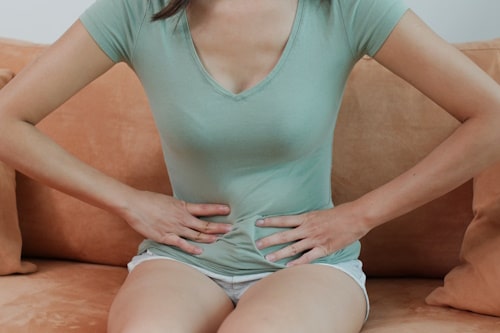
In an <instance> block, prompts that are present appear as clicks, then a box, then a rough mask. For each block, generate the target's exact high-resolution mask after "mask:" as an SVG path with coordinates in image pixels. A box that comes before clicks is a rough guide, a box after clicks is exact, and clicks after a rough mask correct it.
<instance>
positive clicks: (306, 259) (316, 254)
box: [286, 247, 327, 267]
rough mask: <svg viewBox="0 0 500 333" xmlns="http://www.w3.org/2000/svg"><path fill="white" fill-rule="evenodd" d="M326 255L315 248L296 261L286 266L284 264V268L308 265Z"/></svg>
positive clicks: (321, 250)
mask: <svg viewBox="0 0 500 333" xmlns="http://www.w3.org/2000/svg"><path fill="white" fill-rule="evenodd" d="M326 255H327V253H326V252H325V251H324V250H323V249H321V248H318V247H315V248H314V249H312V250H310V251H308V252H306V253H304V255H302V256H300V257H299V258H298V259H295V260H292V261H290V262H289V263H288V264H286V266H287V267H292V266H297V265H304V264H309V263H311V262H313V261H314V260H316V259H319V258H322V257H324V256H326Z"/></svg>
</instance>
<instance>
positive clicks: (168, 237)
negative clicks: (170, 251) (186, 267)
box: [159, 233, 203, 255]
mask: <svg viewBox="0 0 500 333" xmlns="http://www.w3.org/2000/svg"><path fill="white" fill-rule="evenodd" d="M159 242H160V243H163V244H166V245H171V246H175V247H178V248H179V249H181V250H182V251H184V252H186V253H190V254H195V255H196V254H201V253H202V252H203V250H202V249H201V248H200V247H198V246H195V245H193V244H191V243H189V242H188V241H186V240H185V239H183V238H181V237H179V236H177V235H176V234H172V233H169V234H165V235H163V237H161V239H160V241H159Z"/></svg>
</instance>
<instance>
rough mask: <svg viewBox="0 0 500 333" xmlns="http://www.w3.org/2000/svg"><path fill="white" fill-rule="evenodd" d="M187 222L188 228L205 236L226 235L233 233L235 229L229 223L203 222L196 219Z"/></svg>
mask: <svg viewBox="0 0 500 333" xmlns="http://www.w3.org/2000/svg"><path fill="white" fill-rule="evenodd" d="M186 222H187V224H186V226H187V227H189V228H191V229H193V230H197V231H200V232H202V233H204V234H225V233H227V232H229V231H231V229H232V227H233V226H232V224H229V223H219V222H209V221H203V220H200V219H197V218H195V217H193V218H190V219H188V221H186Z"/></svg>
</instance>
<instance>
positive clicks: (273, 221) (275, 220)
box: [256, 215, 302, 228]
mask: <svg viewBox="0 0 500 333" xmlns="http://www.w3.org/2000/svg"><path fill="white" fill-rule="evenodd" d="M301 224H302V218H301V216H300V215H289V216H275V217H266V218H264V219H260V220H258V221H257V222H256V225H257V226H258V227H275V228H292V227H297V226H299V225H301Z"/></svg>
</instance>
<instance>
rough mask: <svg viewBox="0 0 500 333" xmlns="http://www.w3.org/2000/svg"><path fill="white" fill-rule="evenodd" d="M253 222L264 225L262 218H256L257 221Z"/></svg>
mask: <svg viewBox="0 0 500 333" xmlns="http://www.w3.org/2000/svg"><path fill="white" fill-rule="evenodd" d="M255 224H256V225H257V226H261V225H264V220H262V219H260V220H257V222H255Z"/></svg>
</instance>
